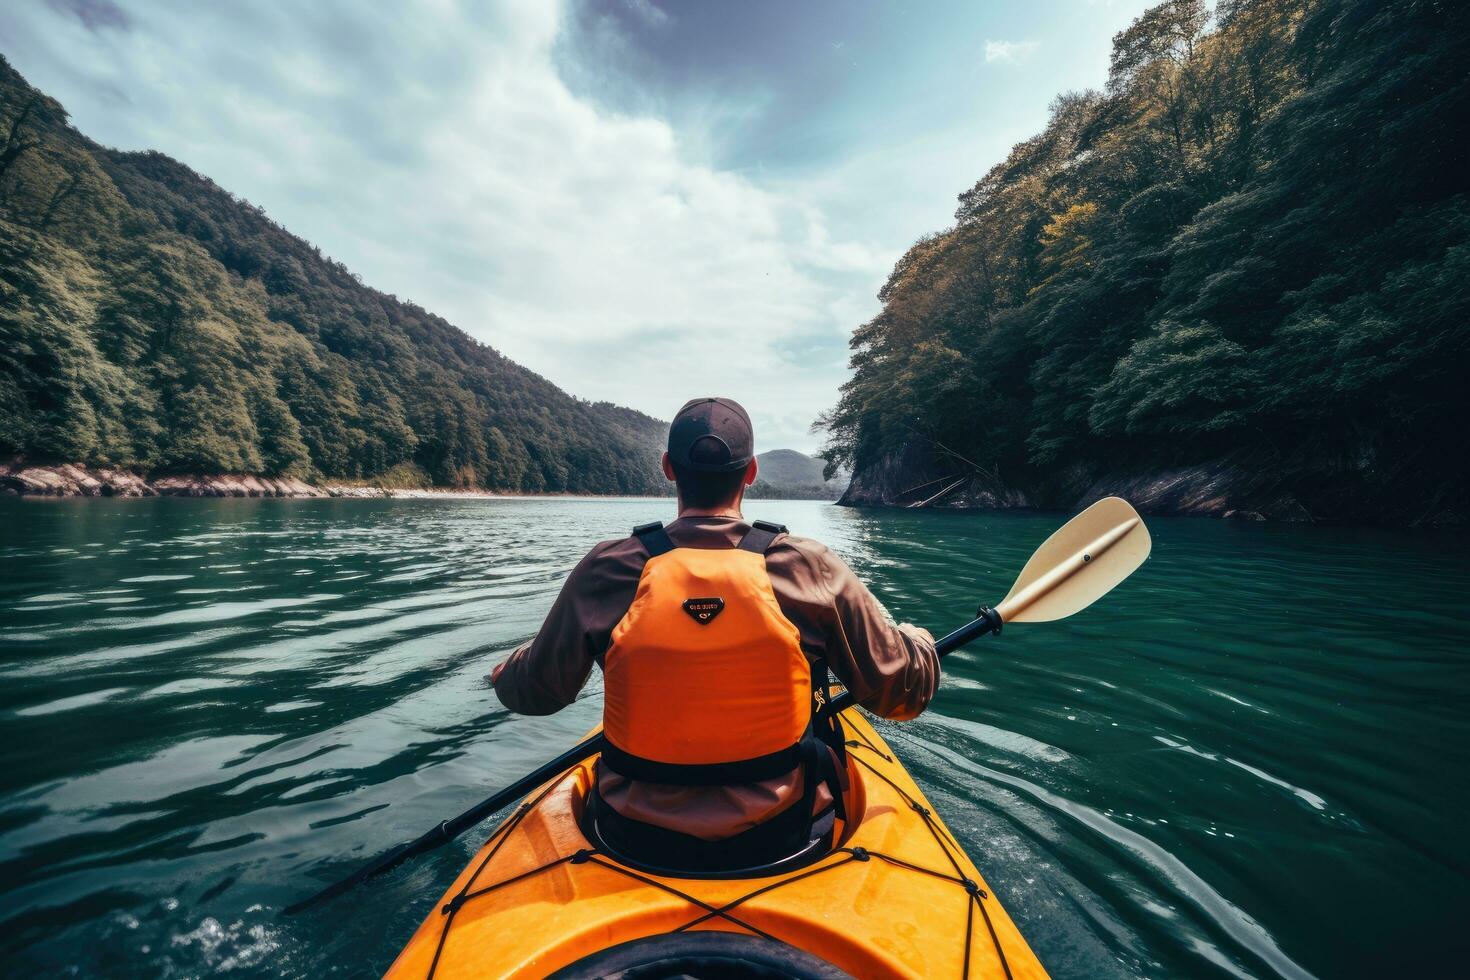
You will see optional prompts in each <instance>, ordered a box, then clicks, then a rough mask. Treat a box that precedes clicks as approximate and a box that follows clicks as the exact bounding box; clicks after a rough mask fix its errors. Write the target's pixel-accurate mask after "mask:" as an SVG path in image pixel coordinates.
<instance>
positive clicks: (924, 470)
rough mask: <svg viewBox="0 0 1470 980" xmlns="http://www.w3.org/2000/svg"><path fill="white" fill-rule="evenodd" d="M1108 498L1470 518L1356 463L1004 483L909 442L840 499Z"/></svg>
mask: <svg viewBox="0 0 1470 980" xmlns="http://www.w3.org/2000/svg"><path fill="white" fill-rule="evenodd" d="M1358 462H1361V461H1358ZM1370 462H1371V461H1370ZM1108 496H1119V497H1123V498H1125V499H1127V500H1128V501H1129V502H1131V503H1132V504H1133V505H1134V506H1135V507H1137V508H1138V510H1139V511H1140V512H1141V513H1144V514H1159V515H1171V516H1179V517H1220V518H1227V519H1232V520H1249V521H1280V522H1295V523H1328V524H1389V525H1400V526H1404V525H1407V526H1451V525H1463V524H1464V523H1466V521H1467V518H1470V515H1467V514H1466V513H1464V512H1463V511H1462V510H1458V509H1456V508H1454V507H1451V506H1446V505H1445V504H1444V503H1443V501H1445V500H1459V499H1464V494H1463V492H1462V491H1456V490H1455V488H1449V489H1445V490H1441V491H1439V492H1436V491H1435V489H1434V488H1423V487H1417V486H1411V487H1400V486H1398V485H1396V484H1393V483H1391V482H1382V480H1381V475H1380V474H1377V473H1375V472H1373V471H1372V468H1371V466H1369V467H1365V466H1362V465H1355V463H1354V461H1349V462H1348V463H1346V464H1344V463H1335V462H1334V461H1330V460H1329V461H1323V460H1319V459H1311V460H1269V459H1261V458H1258V457H1245V456H1237V457H1227V458H1222V459H1215V460H1210V461H1206V462H1202V463H1197V464H1194V465H1189V466H1172V467H1169V466H1154V467H1149V466H1136V467H1133V468H1119V469H1117V470H1112V471H1103V472H1099V471H1097V470H1091V471H1089V470H1088V469H1087V468H1085V467H1081V466H1077V467H1073V468H1071V469H1069V470H1065V471H1060V472H1056V473H1051V474H1048V475H1047V476H1046V477H1045V478H1034V477H1033V478H1030V479H1018V480H1015V481H1014V482H1010V483H1008V482H1005V481H1002V480H1000V479H997V478H996V477H995V476H994V475H992V474H984V473H980V472H978V471H977V470H975V468H974V467H973V466H968V465H965V464H963V463H962V462H960V461H957V460H953V459H950V460H946V459H944V458H943V457H942V456H938V457H937V456H936V455H935V454H933V453H928V452H923V451H920V450H917V449H915V448H914V447H912V446H911V447H909V448H908V449H905V450H904V451H903V452H900V453H894V454H890V455H889V456H886V457H884V458H883V459H880V460H878V461H877V462H876V463H873V464H870V465H868V466H865V467H862V468H861V469H859V470H858V471H857V472H856V473H855V474H854V475H853V478H852V483H851V484H850V485H849V486H848V488H847V491H846V492H845V493H844V494H843V495H842V499H841V500H839V501H838V503H839V504H843V505H846V506H854V507H930V508H948V509H964V508H975V509H1002V510H1004V509H1016V508H1037V509H1046V510H1076V509H1079V508H1082V507H1085V506H1087V505H1088V504H1090V503H1092V502H1093V501H1095V500H1098V499H1100V498H1102V497H1108Z"/></svg>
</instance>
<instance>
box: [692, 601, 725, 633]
mask: <svg viewBox="0 0 1470 980" xmlns="http://www.w3.org/2000/svg"><path fill="white" fill-rule="evenodd" d="M724 608H725V600H724V599H720V598H713V599H685V600H684V611H685V612H687V613H688V614H689V618H690V619H692V620H694V621H695V622H696V623H698V624H699V625H700V626H708V625H709V624H710V622H711V620H713V619H714V618H715V617H716V616H718V615H719V614H720V613H721V612H722V611H723V610H724Z"/></svg>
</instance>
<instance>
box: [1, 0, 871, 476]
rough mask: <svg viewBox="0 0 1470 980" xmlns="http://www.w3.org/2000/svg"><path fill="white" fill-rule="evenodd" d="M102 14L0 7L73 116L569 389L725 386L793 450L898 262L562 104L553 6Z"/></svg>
mask: <svg viewBox="0 0 1470 980" xmlns="http://www.w3.org/2000/svg"><path fill="white" fill-rule="evenodd" d="M635 6H636V5H635ZM648 6H649V9H651V10H652V11H653V13H656V14H661V12H660V11H658V10H657V8H653V7H651V5H648ZM108 8H109V9H113V8H112V7H111V5H108ZM116 9H118V10H119V11H120V14H119V17H117V18H114V21H117V23H113V24H110V25H104V26H102V27H97V26H95V25H92V26H89V25H87V24H85V23H83V22H82V20H81V19H79V18H78V17H75V16H71V15H68V14H67V13H66V12H65V10H64V8H60V7H49V6H42V5H40V4H33V5H21V7H20V8H19V9H16V8H11V9H10V11H9V13H8V14H0V44H3V45H4V49H5V52H6V54H7V55H8V56H10V57H12V58H13V60H14V62H15V64H16V67H17V68H18V69H20V70H21V71H22V72H23V73H25V74H27V75H28V77H29V78H30V80H31V81H32V83H33V84H36V85H37V86H39V87H41V88H43V89H46V90H47V91H49V92H50V93H51V94H53V95H55V96H57V97H58V98H59V99H60V100H61V101H62V102H63V104H65V105H67V107H68V108H69V109H71V110H72V111H73V113H74V121H75V123H76V124H77V126H78V127H79V128H80V129H81V130H82V131H83V132H85V133H87V134H88V135H91V136H93V137H94V138H97V139H99V140H100V141H102V142H105V143H110V144H115V145H120V146H122V147H123V148H126V149H143V148H156V149H159V150H162V151H163V152H166V153H169V154H171V155H173V156H176V157H178V158H180V159H182V160H183V161H184V162H186V163H188V164H189V165H191V166H193V167H194V168H195V169H197V170H199V171H200V172H202V173H204V174H207V175H209V176H210V177H212V178H214V179H215V180H216V181H217V182H218V183H220V184H221V185H222V186H224V187H225V188H227V189H229V190H231V191H233V192H235V193H236V194H239V195H241V196H243V197H247V198H249V199H250V200H252V201H254V202H255V203H257V204H260V205H262V206H263V207H265V208H266V210H267V211H268V212H269V213H270V214H271V215H272V217H274V218H276V219H277V220H278V221H280V222H281V223H282V224H283V225H285V226H286V227H287V228H289V229H291V230H292V231H294V232H296V233H297V234H299V235H301V236H303V237H305V238H307V239H310V240H311V241H313V242H315V243H317V244H318V245H320V246H321V247H322V249H323V251H324V252H326V253H327V254H330V255H332V256H333V257H335V258H338V259H340V260H342V261H344V262H345V263H346V264H347V265H348V266H349V267H350V268H352V269H353V270H354V271H356V272H358V273H360V274H361V275H362V277H363V280H364V281H365V282H367V283H369V284H370V285H373V286H377V287H378V288H381V289H384V290H387V291H390V292H394V293H396V294H398V295H399V296H400V297H403V298H408V299H412V300H414V301H415V302H417V303H419V304H421V305H423V306H425V307H426V308H428V309H430V310H432V311H434V312H437V313H440V314H442V315H444V316H445V317H446V318H447V319H449V320H450V321H451V322H453V323H455V324H457V325H458V326H460V327H462V328H464V329H466V330H468V331H469V332H470V333H472V334H474V335H475V336H477V337H479V338H481V339H483V340H485V341H487V342H489V343H491V344H493V345H495V346H496V347H498V348H499V349H501V350H502V351H503V352H504V353H506V354H507V355H508V356H510V357H512V358H514V359H516V360H518V361H520V362H521V363H523V364H526V365H527V366H529V367H531V368H533V369H534V370H537V371H538V372H540V373H542V374H544V375H546V376H547V377H549V378H551V379H552V380H553V381H555V382H556V383H558V384H560V385H562V386H563V387H564V388H566V389H567V390H568V391H570V392H572V393H573V394H576V395H578V396H581V397H585V398H596V399H609V400H613V401H617V402H620V403H622V404H626V405H632V406H634V407H636V408H640V409H642V410H644V411H647V412H649V413H651V414H654V415H658V416H664V417H666V416H667V415H668V414H670V413H671V412H672V411H673V409H674V408H676V407H677V406H678V404H679V403H680V402H681V401H682V400H684V399H685V398H686V397H688V396H690V395H694V394H704V393H719V394H728V395H733V396H734V397H736V398H738V399H741V400H742V401H744V402H745V403H746V405H747V406H748V407H749V408H750V409H751V411H752V414H753V415H754V416H755V418H756V421H757V426H758V437H759V439H760V442H761V444H762V446H763V448H775V447H777V446H780V445H796V446H798V447H810V446H811V445H812V444H813V439H812V437H811V436H810V435H808V434H807V433H806V428H807V426H808V425H809V423H810V422H811V420H812V418H813V417H814V416H815V415H816V414H817V413H818V412H820V411H823V410H825V409H826V408H828V407H830V405H831V404H832V402H833V401H834V400H835V398H836V388H837V385H838V384H839V383H840V382H841V380H842V378H843V374H844V369H845V361H846V353H847V352H846V349H845V339H846V337H847V335H848V334H849V332H850V331H851V329H852V328H853V326H854V325H856V323H858V322H860V321H861V319H862V318H864V317H865V316H867V315H869V314H870V313H871V311H872V309H873V307H874V306H875V304H874V302H873V301H872V299H871V297H872V293H873V291H874V289H876V287H877V285H878V284H880V283H881V281H882V278H883V276H884V274H885V273H886V271H887V269H888V267H889V265H890V264H891V262H892V259H893V255H892V254H881V253H880V252H878V251H877V250H876V249H874V248H873V247H871V246H869V245H867V244H865V243H862V242H856V241H846V240H840V239H838V238H837V237H836V236H834V234H833V233H832V231H831V230H830V228H829V227H828V223H827V222H826V221H825V220H824V217H823V214H822V213H821V212H820V211H818V210H816V209H814V208H813V207H812V206H810V205H809V204H807V203H805V202H804V199H803V197H802V195H801V194H800V192H799V189H795V188H793V189H780V188H771V187H762V186H759V185H758V184H756V183H754V182H753V181H752V180H750V179H748V178H746V177H745V176H742V175H739V174H734V173H729V172H721V171H719V170H715V169H711V168H710V167H708V166H705V165H703V164H701V163H699V162H698V161H697V160H696V159H695V158H694V157H693V156H692V154H691V153H689V152H688V151H687V150H686V148H685V146H684V145H683V144H682V143H681V139H680V135H679V134H678V133H676V132H675V131H674V130H673V129H671V128H670V126H669V125H667V124H666V123H665V122H663V121H661V120H660V119H657V118H653V117H649V116H630V115H617V114H612V113H608V112H604V111H599V110H598V109H596V108H594V107H593V106H592V105H591V104H589V103H587V102H585V101H583V100H580V99H578V98H577V97H576V96H575V95H574V94H573V93H572V92H571V91H570V90H569V89H568V88H567V86H566V85H565V84H564V83H563V81H562V79H561V78H560V77H559V75H558V73H557V69H556V67H555V64H554V62H553V57H552V53H553V52H552V49H553V44H554V42H555V39H556V36H557V32H558V29H559V26H560V15H559V12H558V10H557V9H556V8H555V7H553V6H552V5H549V4H545V3H541V2H536V0H531V2H525V3H507V4H502V5H499V6H497V7H495V8H493V9H487V8H482V7H481V6H479V5H465V6H460V5H458V4H454V3H451V2H448V0H424V2H421V3H419V4H417V5H413V6H410V5H408V4H393V5H381V6H378V5H373V6H364V5H359V4H356V3H348V2H342V3H340V4H336V5H328V4H319V3H314V4H310V5H306V6H303V7H298V6H295V5H290V6H279V5H275V4H270V3H263V4H258V5H245V6H242V5H235V4H231V5H228V6H226V5H215V4H196V3H192V2H183V0H178V2H176V3H171V4H164V3H156V2H148V3H144V2H138V3H120V4H118V7H117V8H116ZM645 13H647V11H645ZM650 16H651V15H650ZM124 23H125V24H126V25H127V26H125V27H123V26H119V25H120V24H124ZM854 296H859V297H861V298H862V302H858V303H854V301H853V297H854Z"/></svg>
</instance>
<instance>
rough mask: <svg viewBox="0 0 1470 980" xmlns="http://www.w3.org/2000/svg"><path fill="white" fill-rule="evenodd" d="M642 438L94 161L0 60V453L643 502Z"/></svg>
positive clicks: (349, 277) (191, 202) (229, 223)
mask: <svg viewBox="0 0 1470 980" xmlns="http://www.w3.org/2000/svg"><path fill="white" fill-rule="evenodd" d="M336 176H337V177H338V178H339V179H342V180H351V179H352V175H350V174H340V175H336ZM664 433H665V423H662V422H659V421H657V420H656V419H653V418H650V417H648V416H647V415H643V414H641V413H639V412H635V411H632V410H631V409H626V408H620V407H617V406H615V405H610V404H607V403H601V402H599V403H592V402H586V401H582V400H581V399H577V398H573V397H572V396H570V395H568V394H567V393H566V392H564V391H562V390H561V389H560V388H557V387H556V386H555V385H553V384H552V383H551V382H549V381H547V380H546V379H545V378H542V377H540V376H539V375H537V374H535V373H533V372H531V371H529V370H527V369H526V368H523V367H521V366H520V365H518V364H516V363H514V362H513V361H510V360H508V359H507V358H505V357H504V356H502V355H501V354H500V353H499V352H497V351H495V350H494V349H492V348H490V347H488V346H486V345H484V344H482V343H480V342H479V341H476V340H474V339H473V338H471V337H470V336H468V335H467V334H465V333H464V332H463V331H461V330H459V329H457V328H456V327H454V326H453V325H451V324H449V323H447V322H446V321H444V320H443V319H441V318H439V317H437V316H435V315H433V314H432V313H429V312H428V311H426V310H424V309H421V308H420V307H418V306H415V305H413V304H412V303H408V302H404V301H402V300H399V299H398V298H397V297H395V296H390V295H387V294H384V293H381V292H378V291H377V290H375V289H372V288H370V287H368V286H366V285H364V284H363V283H362V282H361V281H360V280H359V279H358V278H357V276H356V275H354V274H353V273H352V272H351V271H349V270H348V269H347V268H346V267H344V266H343V265H342V264H341V263H338V262H335V261H333V260H331V259H330V258H327V257H326V256H324V255H322V253H321V252H320V251H319V250H318V249H317V248H316V247H314V246H313V245H311V244H310V243H308V242H305V241H303V240H302V239H300V238H297V237H296V236H294V235H292V234H291V233H289V232H288V231H286V230H285V229H284V228H282V227H280V226H279V225H277V224H275V223H274V222H273V221H271V220H270V218H268V217H267V216H266V214H265V213H264V212H263V211H262V210H261V209H259V208H258V207H255V206H254V205H251V204H249V203H248V202H246V201H243V200H240V199H238V198H235V197H233V196H232V195H231V194H229V193H228V192H227V191H225V190H223V189H222V188H220V187H218V186H217V185H215V184H214V183H213V182H212V181H210V180H209V179H208V178H207V177H203V176H201V175H199V174H196V173H195V172H194V171H192V170H190V169H189V168H188V167H186V166H184V165H183V164H181V163H179V162H178V161H176V160H172V159H170V158H169V157H166V156H164V155H162V154H160V153H123V152H119V151H117V150H111V149H107V148H105V147H102V146H98V145H97V144H96V143H93V142H92V141H91V140H89V139H87V138H86V137H85V136H83V135H82V134H80V133H78V132H77V131H76V130H75V129H73V128H72V127H71V126H69V125H68V124H67V115H66V110H65V109H63V108H62V107H61V106H60V105H59V104H58V103H57V102H56V101H55V100H53V99H51V98H49V97H47V96H46V95H44V94H42V93H41V92H38V91H36V90H35V89H34V88H32V87H31V86H30V85H29V84H27V83H26V81H25V79H23V78H22V77H21V76H20V75H19V74H18V73H17V72H16V71H15V70H14V69H13V68H11V66H10V64H9V63H8V62H6V61H5V60H4V59H3V58H0V457H4V456H5V455H7V454H17V453H18V454H24V455H25V456H27V457H28V458H29V459H30V460H31V461H35V462H40V461H60V462H69V463H84V464H91V465H94V466H122V467H127V468H129V469H133V470H139V471H143V472H150V473H170V472H174V473H233V474H243V473H248V474H257V475H266V476H272V477H277V476H280V477H303V478H306V479H321V478H325V479H332V478H338V479H349V480H354V479H363V480H385V481H388V482H391V483H393V484H394V485H418V484H421V483H434V484H437V485H444V486H473V487H484V488H488V489H496V490H510V491H526V492H536V491H570V492H591V493H654V494H663V493H667V492H669V491H668V486H667V484H666V483H665V482H664V480H663V477H662V475H661V474H660V473H659V468H658V458H659V450H660V448H661V444H662V441H663V437H664Z"/></svg>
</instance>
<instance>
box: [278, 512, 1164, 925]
mask: <svg viewBox="0 0 1470 980" xmlns="http://www.w3.org/2000/svg"><path fill="white" fill-rule="evenodd" d="M1150 546H1151V542H1150V539H1149V535H1148V529H1147V528H1146V527H1144V526H1143V520H1142V519H1141V518H1140V517H1139V516H1138V513H1137V512H1136V511H1135V510H1134V509H1133V508H1132V507H1131V506H1129V504H1128V502H1127V501H1126V500H1123V499H1122V498H1120V497H1106V498H1104V499H1102V500H1099V501H1098V502H1097V503H1095V504H1093V505H1092V506H1091V507H1089V508H1087V509H1086V510H1084V511H1083V512H1082V513H1080V514H1078V515H1077V516H1076V517H1074V518H1072V519H1071V520H1070V521H1068V522H1067V523H1066V524H1064V525H1062V527H1060V528H1059V529H1058V530H1057V531H1056V532H1055V533H1054V534H1052V536H1051V537H1049V538H1047V539H1046V541H1044V542H1043V543H1042V545H1041V547H1040V548H1037V549H1036V553H1035V554H1034V555H1032V556H1031V560H1030V561H1028V562H1027V563H1026V567H1025V568H1023V569H1021V575H1020V577H1018V578H1017V579H1016V584H1015V585H1013V586H1011V591H1010V592H1009V593H1007V595H1006V597H1005V598H1004V599H1002V600H1001V602H1000V605H998V606H996V607H995V608H994V609H989V608H986V607H984V606H982V607H980V613H979V615H978V616H977V617H976V618H975V619H973V620H972V621H970V622H969V623H967V624H965V625H964V626H961V627H960V628H959V629H957V630H955V631H954V632H953V633H950V634H948V635H946V636H943V637H941V638H940V639H939V640H937V641H935V644H934V647H935V650H936V651H937V652H938V653H939V656H941V657H943V656H946V655H947V654H949V653H951V652H953V651H954V650H958V649H959V648H960V647H962V646H964V645H965V644H966V643H969V642H970V641H971V640H974V639H976V638H978V637H981V636H984V635H986V634H987V633H998V632H1000V628H1001V625H1002V624H1003V623H1044V622H1049V621H1051V620H1054V619H1063V618H1065V617H1067V616H1070V615H1072V614H1073V613H1075V612H1080V611H1081V610H1083V609H1086V608H1087V607H1088V606H1090V605H1092V604H1093V603H1094V602H1096V601H1097V600H1098V599H1100V598H1102V597H1103V596H1104V595H1106V594H1107V593H1108V592H1110V591H1111V590H1112V589H1113V587H1114V586H1115V585H1117V584H1118V583H1119V582H1121V581H1123V580H1124V579H1125V578H1127V577H1128V576H1129V575H1131V574H1133V571H1134V569H1136V568H1138V566H1139V565H1142V564H1143V562H1144V559H1146V558H1147V557H1148V552H1149V548H1150ZM856 702H857V699H856V698H855V697H853V695H852V693H851V692H849V691H843V692H842V693H841V694H839V695H838V696H837V697H835V698H833V699H832V701H831V703H830V704H829V705H828V706H827V708H826V709H825V710H826V711H828V712H829V713H835V712H838V711H843V710H845V709H847V708H849V707H851V706H852V705H853V704H855V703H856ZM601 749H602V733H601V732H599V733H598V734H596V735H593V736H591V737H590V738H587V739H585V740H584V741H582V742H579V743H578V744H576V745H574V746H572V747H571V748H569V749H567V750H566V751H565V752H563V753H562V754H561V755H559V756H557V757H556V758H555V759H552V760H551V761H550V762H548V763H546V764H545V765H543V766H541V767H540V768H538V769H536V770H535V771H534V772H529V773H527V774H526V775H524V776H522V777H521V778H520V779H517V780H516V781H515V782H513V783H511V784H510V785H509V786H507V787H505V788H504V789H502V790H501V791H500V792H498V793H496V794H495V795H494V796H491V797H490V798H488V799H486V800H484V801H483V802H481V803H478V804H476V805H475V806H473V807H471V808H470V809H468V810H466V811H465V812H464V813H461V814H460V815H459V816H457V817H455V818H454V819H453V820H446V821H444V822H443V823H441V824H439V826H437V827H435V828H434V829H432V830H430V831H429V832H428V833H426V834H424V835H423V836H421V837H419V838H417V839H416V840H412V841H409V842H408V843H406V844H400V845H399V846H398V847H395V848H393V849H392V850H391V851H388V852H387V853H385V854H383V855H381V856H379V857H377V858H375V859H374V860H373V861H371V862H369V863H368V864H366V865H364V866H363V867H361V868H359V869H358V870H356V871H354V872H353V873H352V874H350V875H348V876H347V877H346V878H343V879H342V880H341V881H338V882H336V883H335V884H332V885H328V886H327V887H326V888H324V889H322V890H321V891H319V892H317V893H316V894H315V895H312V896H311V897H310V898H307V899H303V900H302V901H300V902H297V903H296V904H295V905H290V906H287V908H286V914H287V915H294V914H296V913H297V912H300V911H302V910H303V909H308V908H311V907H312V906H313V905H316V904H318V903H320V902H325V901H326V900H327V899H330V898H335V897H336V896H338V895H340V894H342V893H343V892H345V891H349V890H350V889H352V888H355V887H357V885H359V884H361V883H362V882H364V881H366V880H367V879H369V878H376V877H377V876H379V875H382V874H386V873H388V872H389V871H391V870H393V869H394V868H396V867H398V866H399V865H400V864H402V863H403V862H404V861H407V860H408V859H409V858H411V857H415V856H417V855H419V854H423V853H424V852H425V851H432V850H433V849H435V848H436V847H440V846H442V845H444V844H447V843H449V842H450V841H452V840H454V838H456V837H458V836H459V835H460V834H462V833H464V832H465V831H466V830H468V829H470V828H471V827H473V826H475V825H476V824H478V823H479V822H481V821H482V820H484V819H485V818H486V817H488V816H490V815H491V814H493V813H495V812H496V811H498V810H502V809H504V808H505V807H506V806H507V805H508V804H510V803H513V802H514V801H515V800H517V799H519V798H520V797H522V796H525V795H526V794H527V793H530V792H531V790H533V789H535V788H536V787H538V786H540V785H541V784H542V783H544V782H546V781H547V780H548V779H551V778H552V777H553V776H556V775H558V774H559V773H561V772H563V771H564V770H566V769H569V768H570V767H572V766H574V765H576V764H577V763H579V762H581V761H583V760H584V759H587V758H589V757H591V756H593V755H595V754H596V753H597V752H599V751H600V750H601Z"/></svg>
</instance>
